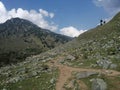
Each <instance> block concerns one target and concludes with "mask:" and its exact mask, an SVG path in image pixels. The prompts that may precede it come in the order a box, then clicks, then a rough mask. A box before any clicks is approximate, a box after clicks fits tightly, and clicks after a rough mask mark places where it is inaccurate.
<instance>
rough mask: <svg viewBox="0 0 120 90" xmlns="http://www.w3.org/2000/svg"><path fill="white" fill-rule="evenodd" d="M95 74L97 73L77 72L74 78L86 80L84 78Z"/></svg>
mask: <svg viewBox="0 0 120 90" xmlns="http://www.w3.org/2000/svg"><path fill="white" fill-rule="evenodd" d="M95 74H98V73H97V72H86V71H84V72H79V73H77V74H76V78H77V79H81V78H86V77H89V76H91V75H95Z"/></svg>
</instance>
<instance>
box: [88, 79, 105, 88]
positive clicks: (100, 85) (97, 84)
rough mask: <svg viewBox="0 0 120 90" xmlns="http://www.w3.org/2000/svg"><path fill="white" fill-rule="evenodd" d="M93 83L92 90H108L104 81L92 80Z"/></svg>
mask: <svg viewBox="0 0 120 90" xmlns="http://www.w3.org/2000/svg"><path fill="white" fill-rule="evenodd" d="M90 81H91V82H92V90H107V84H106V82H104V80H103V79H99V78H96V79H91V80H90Z"/></svg>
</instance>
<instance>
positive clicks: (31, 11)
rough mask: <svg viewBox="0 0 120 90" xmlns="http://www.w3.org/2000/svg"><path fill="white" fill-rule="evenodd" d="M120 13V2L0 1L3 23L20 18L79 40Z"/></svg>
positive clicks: (74, 0)
mask: <svg viewBox="0 0 120 90" xmlns="http://www.w3.org/2000/svg"><path fill="white" fill-rule="evenodd" d="M119 11H120V0H0V23H4V22H5V21H6V20H8V19H11V18H15V17H19V18H22V19H26V20H29V21H31V22H33V23H34V24H36V25H38V26H39V27H41V28H45V29H49V30H51V31H53V32H56V33H60V34H64V35H67V36H71V37H77V36H78V35H80V34H81V33H83V32H85V31H87V30H89V29H91V28H94V27H96V26H97V25H98V24H99V21H100V20H101V19H104V20H106V21H109V20H110V19H111V18H112V17H113V16H114V15H115V14H116V13H117V12H119Z"/></svg>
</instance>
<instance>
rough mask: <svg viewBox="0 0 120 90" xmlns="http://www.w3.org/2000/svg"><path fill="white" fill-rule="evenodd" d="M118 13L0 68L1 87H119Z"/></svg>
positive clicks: (6, 89)
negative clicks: (58, 42)
mask: <svg viewBox="0 0 120 90" xmlns="http://www.w3.org/2000/svg"><path fill="white" fill-rule="evenodd" d="M119 84H120V13H118V14H117V15H116V16H115V17H113V19H112V20H111V21H109V22H108V23H106V24H104V25H102V26H97V27H95V28H93V29H90V30H88V31H87V32H85V33H83V34H81V35H80V36H79V37H77V38H74V39H73V40H72V41H69V42H67V43H66V44H63V45H60V46H58V47H55V48H54V49H51V50H48V51H46V52H43V53H40V54H38V55H33V56H29V57H27V58H26V59H25V60H24V61H23V62H19V63H17V64H14V65H13V64H12V65H6V66H4V67H1V68H0V89H1V90H9V89H10V90H120V85H119Z"/></svg>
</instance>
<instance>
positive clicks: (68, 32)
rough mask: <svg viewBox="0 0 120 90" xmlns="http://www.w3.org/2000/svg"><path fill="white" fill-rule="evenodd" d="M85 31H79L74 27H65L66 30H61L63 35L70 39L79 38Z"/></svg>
mask: <svg viewBox="0 0 120 90" xmlns="http://www.w3.org/2000/svg"><path fill="white" fill-rule="evenodd" d="M85 31H86V30H78V29H77V28H75V27H73V26H69V27H64V28H62V29H60V33H61V34H64V35H67V36H70V37H77V36H79V35H80V34H82V33H83V32H85Z"/></svg>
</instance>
